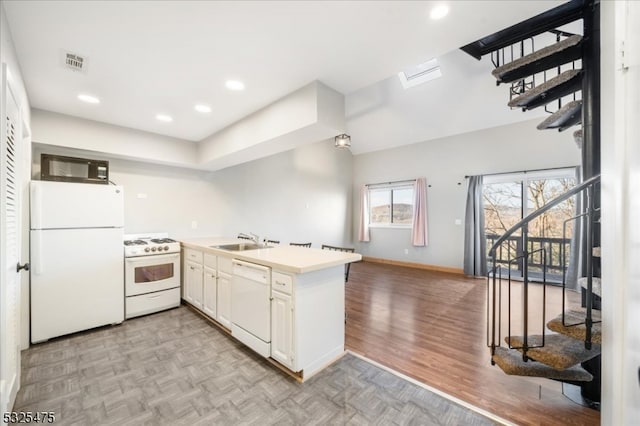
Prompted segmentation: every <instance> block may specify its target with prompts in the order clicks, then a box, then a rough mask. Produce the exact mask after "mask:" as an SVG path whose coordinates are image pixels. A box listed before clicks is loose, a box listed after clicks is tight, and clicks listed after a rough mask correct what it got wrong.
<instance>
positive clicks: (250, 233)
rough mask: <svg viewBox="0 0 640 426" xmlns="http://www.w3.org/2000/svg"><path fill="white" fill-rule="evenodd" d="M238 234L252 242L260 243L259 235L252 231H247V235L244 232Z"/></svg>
mask: <svg viewBox="0 0 640 426" xmlns="http://www.w3.org/2000/svg"><path fill="white" fill-rule="evenodd" d="M238 236H239V237H243V238H246V239H247V240H251V241H253V242H254V243H256V244H257V245H260V237H259V236H257V235H256V234H254V233H252V232H249V235H247V234H244V233H242V232H241V233H240V234H238Z"/></svg>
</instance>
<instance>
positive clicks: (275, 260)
mask: <svg viewBox="0 0 640 426" xmlns="http://www.w3.org/2000/svg"><path fill="white" fill-rule="evenodd" d="M179 241H180V243H182V245H183V247H187V248H192V249H196V250H201V251H203V252H206V253H211V254H214V255H216V256H225V257H232V258H234V259H239V260H244V261H246V262H252V263H257V264H259V265H264V266H270V267H272V268H273V269H276V270H279V271H283V272H292V273H294V274H304V273H307V272H312V271H318V270H320V269H326V268H331V267H334V266H339V265H344V264H346V263H351V262H357V261H359V260H361V259H362V255H360V254H358V253H345V252H339V251H331V250H322V249H320V248H306V247H296V246H289V245H284V244H283V245H279V244H275V245H272V244H270V245H271V246H272V248H263V249H257V250H245V251H229V250H222V249H218V248H215V247H212V246H219V245H224V244H235V243H247V242H248V241H247V240H237V239H235V238H223V237H204V238H185V239H182V240H179Z"/></svg>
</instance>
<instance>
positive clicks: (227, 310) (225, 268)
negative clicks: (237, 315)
mask: <svg viewBox="0 0 640 426" xmlns="http://www.w3.org/2000/svg"><path fill="white" fill-rule="evenodd" d="M232 274H233V259H231V258H230V257H224V256H218V311H217V312H216V320H218V322H219V323H220V324H222V325H223V326H224V327H226V328H228V329H229V330H231V275H232Z"/></svg>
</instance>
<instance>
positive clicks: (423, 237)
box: [411, 178, 428, 247]
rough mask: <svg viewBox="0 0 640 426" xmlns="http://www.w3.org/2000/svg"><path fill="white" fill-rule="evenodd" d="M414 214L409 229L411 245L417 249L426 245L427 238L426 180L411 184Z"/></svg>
mask: <svg viewBox="0 0 640 426" xmlns="http://www.w3.org/2000/svg"><path fill="white" fill-rule="evenodd" d="M413 196H414V202H413V205H414V209H415V210H414V212H413V226H412V228H411V243H412V244H413V245H414V246H417V247H424V246H426V245H427V244H428V238H427V180H426V179H425V178H418V179H416V181H415V183H414V184H413Z"/></svg>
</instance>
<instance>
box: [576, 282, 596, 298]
mask: <svg viewBox="0 0 640 426" xmlns="http://www.w3.org/2000/svg"><path fill="white" fill-rule="evenodd" d="M578 284H580V287H582V288H584V289H585V290H586V289H587V277H582V278H578ZM591 292H592V293H593V294H595V295H597V296H599V297H602V279H600V278H598V277H593V280H592V281H591Z"/></svg>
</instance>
